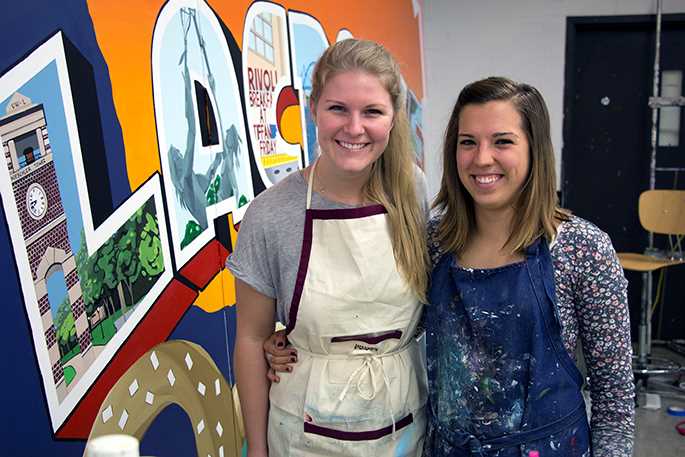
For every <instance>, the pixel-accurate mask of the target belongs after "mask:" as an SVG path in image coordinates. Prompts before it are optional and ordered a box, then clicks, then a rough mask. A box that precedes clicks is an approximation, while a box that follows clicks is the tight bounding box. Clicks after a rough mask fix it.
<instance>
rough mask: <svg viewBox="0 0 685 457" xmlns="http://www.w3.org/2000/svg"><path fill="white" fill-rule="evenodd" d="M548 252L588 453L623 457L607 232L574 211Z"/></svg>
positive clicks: (619, 275) (618, 344) (625, 377)
mask: <svg viewBox="0 0 685 457" xmlns="http://www.w3.org/2000/svg"><path fill="white" fill-rule="evenodd" d="M440 220H441V216H440V215H438V216H435V217H433V218H432V219H431V221H430V222H429V223H428V241H429V252H430V255H431V260H432V262H433V265H435V264H436V263H437V261H438V260H439V259H440V257H441V256H442V254H443V253H444V251H442V250H441V248H440V246H439V243H438V241H437V237H436V232H437V226H438V224H439V222H440ZM550 252H551V255H552V261H553V264H554V280H555V285H556V295H557V306H558V312H559V317H560V320H561V325H562V335H561V336H562V340H563V342H564V346H565V348H566V350H567V351H568V353H569V355H570V356H571V358H572V359H574V360H575V359H576V346H577V344H578V339H579V338H580V343H581V347H582V349H583V356H584V358H585V363H586V366H587V375H588V377H589V388H590V398H591V400H592V401H591V403H592V415H591V421H590V428H591V433H592V448H593V449H592V452H593V455H594V457H629V456H631V455H632V450H633V431H634V427H635V422H634V401H633V396H634V386H633V372H632V366H631V360H632V359H631V357H632V346H631V341H630V321H629V315H628V300H627V295H626V289H627V281H626V279H625V277H624V275H623V269H622V268H621V265H620V264H619V262H618V258H617V257H616V252H615V251H614V248H613V246H612V244H611V240H610V239H609V236H608V235H607V234H606V233H604V232H602V231H601V230H600V229H598V228H597V227H596V226H595V225H593V224H591V223H590V222H588V221H586V220H583V219H581V218H579V217H575V216H572V217H571V218H570V220H568V221H565V222H562V223H561V224H560V225H559V227H558V229H557V237H556V239H555V241H554V242H553V243H552V245H551V246H550ZM428 433H431V427H430V424H429V430H428ZM427 441H429V440H427ZM424 455H426V454H424ZM436 457H437V456H436Z"/></svg>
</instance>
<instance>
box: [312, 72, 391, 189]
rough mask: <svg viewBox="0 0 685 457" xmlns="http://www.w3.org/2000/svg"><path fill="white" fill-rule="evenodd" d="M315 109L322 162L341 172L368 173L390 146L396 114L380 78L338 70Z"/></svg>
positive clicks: (354, 174)
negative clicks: (339, 71) (389, 141)
mask: <svg viewBox="0 0 685 457" xmlns="http://www.w3.org/2000/svg"><path fill="white" fill-rule="evenodd" d="M312 112H313V113H314V115H315V116H314V120H315V122H316V126H317V129H318V141H319V147H320V148H321V161H322V165H324V167H325V168H326V169H329V170H332V171H334V172H335V173H337V174H341V175H348V176H359V175H364V174H368V173H369V172H370V170H371V165H372V164H373V163H374V162H375V161H376V160H377V159H378V158H379V157H380V156H381V154H382V153H383V151H384V150H385V148H386V146H387V145H388V140H389V138H390V131H391V130H392V127H393V118H394V114H395V113H394V109H393V105H392V100H391V97H390V94H389V93H388V91H387V90H386V89H385V87H384V86H383V84H382V83H381V81H380V79H379V78H378V77H377V76H374V75H372V74H370V73H367V72H365V71H361V70H353V71H345V72H342V73H338V74H337V75H335V76H333V77H331V78H330V79H328V81H327V82H326V85H325V86H324V88H323V90H322V92H321V96H320V97H319V100H318V102H317V103H316V105H315V106H312Z"/></svg>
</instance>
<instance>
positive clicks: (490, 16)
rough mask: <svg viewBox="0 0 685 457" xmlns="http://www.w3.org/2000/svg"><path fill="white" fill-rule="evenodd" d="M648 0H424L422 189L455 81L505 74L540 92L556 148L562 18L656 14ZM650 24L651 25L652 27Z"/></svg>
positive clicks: (668, 9)
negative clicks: (424, 170) (424, 93)
mask: <svg viewBox="0 0 685 457" xmlns="http://www.w3.org/2000/svg"><path fill="white" fill-rule="evenodd" d="M656 4H657V2H656V0H425V1H424V3H423V5H424V6H423V40H424V52H425V56H424V58H425V71H426V103H425V108H424V119H423V122H424V129H423V131H424V138H425V141H426V144H425V155H426V177H427V179H428V189H429V192H430V195H431V196H433V195H435V193H437V191H438V188H439V185H440V177H441V173H442V158H441V154H442V151H441V143H442V136H443V133H444V129H445V125H446V124H447V120H448V119H449V115H450V113H451V110H452V108H453V106H454V102H455V101H456V99H457V95H458V94H459V91H460V90H461V88H462V87H464V86H465V85H466V84H468V83H469V82H472V81H475V80H478V79H481V78H484V77H487V76H508V77H510V78H512V79H514V80H518V81H522V82H526V83H529V84H532V85H533V86H535V87H536V88H537V89H538V90H540V92H541V93H542V95H543V96H544V97H545V101H546V102H547V106H548V108H549V111H550V117H551V122H552V140H553V143H554V150H555V152H556V154H557V177H558V176H559V174H558V173H559V169H560V162H561V160H560V154H561V146H562V125H563V124H562V122H563V98H564V67H565V65H564V61H565V56H566V18H567V17H568V16H601V15H610V16H613V15H629V14H656ZM662 5H663V12H664V13H685V0H663V3H662ZM655 27H656V25H655Z"/></svg>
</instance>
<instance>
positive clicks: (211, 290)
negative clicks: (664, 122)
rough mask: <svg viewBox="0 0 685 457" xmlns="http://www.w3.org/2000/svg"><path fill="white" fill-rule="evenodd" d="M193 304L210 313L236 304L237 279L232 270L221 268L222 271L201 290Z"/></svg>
mask: <svg viewBox="0 0 685 457" xmlns="http://www.w3.org/2000/svg"><path fill="white" fill-rule="evenodd" d="M193 304H194V305H195V306H198V307H200V308H202V310H204V311H206V312H208V313H215V312H217V311H220V310H222V309H224V308H226V307H228V306H233V305H234V304H235V281H234V278H233V275H232V274H231V272H230V271H228V270H227V269H225V268H224V269H223V270H221V273H219V274H218V275H216V276H215V277H214V279H212V281H211V282H210V283H209V284H208V285H207V287H206V288H205V290H203V291H202V292H200V295H198V297H197V299H196V300H195V303H193Z"/></svg>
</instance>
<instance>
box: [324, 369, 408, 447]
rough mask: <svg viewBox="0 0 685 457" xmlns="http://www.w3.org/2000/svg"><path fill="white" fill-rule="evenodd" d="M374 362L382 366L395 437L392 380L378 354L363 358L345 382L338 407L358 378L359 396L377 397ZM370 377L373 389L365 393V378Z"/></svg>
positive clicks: (371, 398) (367, 398)
mask: <svg viewBox="0 0 685 457" xmlns="http://www.w3.org/2000/svg"><path fill="white" fill-rule="evenodd" d="M374 363H375V364H376V366H378V367H379V368H380V371H381V374H382V375H383V385H384V386H385V390H386V399H387V406H388V410H389V411H390V419H391V420H392V439H393V440H394V439H395V431H396V424H395V414H394V413H393V408H392V399H391V398H390V380H389V379H388V376H387V375H386V374H385V368H383V362H381V361H380V358H379V357H378V356H365V357H364V358H363V359H362V364H361V365H360V366H359V367H358V368H357V369H356V370H354V371H353V372H352V374H350V376H349V377H348V378H347V383H345V388H344V389H343V390H342V392H340V395H339V396H338V402H337V404H336V409H337V407H338V406H340V403H342V402H343V400H344V399H345V397H346V396H347V392H348V391H349V390H350V387H351V386H352V383H353V382H354V381H355V378H356V381H357V382H356V387H357V391H358V392H359V396H360V397H362V398H363V399H364V400H373V399H374V398H376V394H377V393H378V391H379V389H378V385H377V382H376V372H375V371H374V369H373V365H374ZM366 378H368V379H369V381H370V384H371V391H370V392H368V393H364V389H363V388H362V387H363V385H364V379H366Z"/></svg>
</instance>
